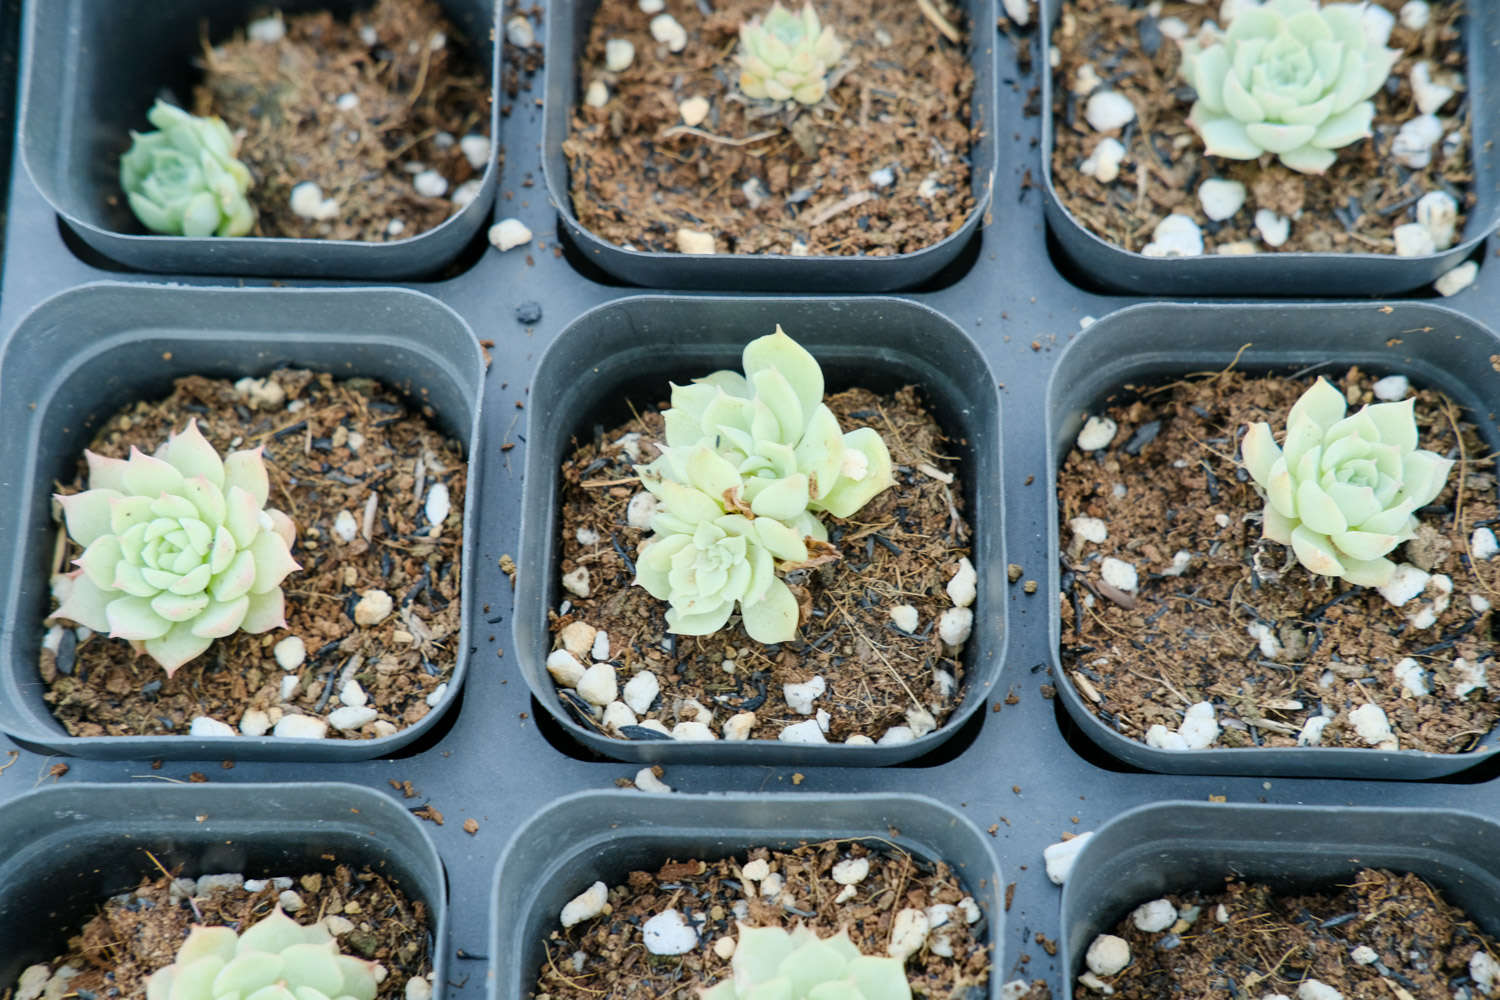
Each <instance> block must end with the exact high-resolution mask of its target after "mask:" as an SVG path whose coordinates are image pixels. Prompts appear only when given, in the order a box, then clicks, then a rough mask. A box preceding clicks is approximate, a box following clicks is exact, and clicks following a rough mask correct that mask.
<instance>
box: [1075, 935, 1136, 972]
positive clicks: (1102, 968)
mask: <svg viewBox="0 0 1500 1000" xmlns="http://www.w3.org/2000/svg"><path fill="white" fill-rule="evenodd" d="M1083 960H1084V962H1085V963H1087V964H1088V967H1089V971H1090V972H1092V973H1093V974H1094V975H1096V976H1113V975H1114V974H1115V973H1117V972H1120V971H1121V970H1123V969H1124V968H1125V966H1127V965H1129V964H1130V945H1128V944H1126V943H1125V939H1124V938H1122V937H1116V936H1115V935H1113V934H1100V935H1099V936H1098V937H1096V938H1094V941H1093V943H1092V944H1090V945H1089V950H1088V952H1087V953H1086V954H1085V955H1084V957H1083Z"/></svg>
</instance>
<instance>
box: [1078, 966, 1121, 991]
mask: <svg viewBox="0 0 1500 1000" xmlns="http://www.w3.org/2000/svg"><path fill="white" fill-rule="evenodd" d="M1078 982H1079V985H1081V986H1087V987H1088V988H1089V989H1091V990H1093V991H1094V992H1095V993H1103V994H1104V995H1105V996H1113V995H1114V992H1115V988H1114V987H1113V986H1111V985H1109V984H1108V983H1106V982H1105V981H1104V980H1102V979H1100V978H1099V977H1098V976H1096V975H1094V974H1093V973H1092V972H1085V973H1084V974H1083V975H1081V976H1079V977H1078Z"/></svg>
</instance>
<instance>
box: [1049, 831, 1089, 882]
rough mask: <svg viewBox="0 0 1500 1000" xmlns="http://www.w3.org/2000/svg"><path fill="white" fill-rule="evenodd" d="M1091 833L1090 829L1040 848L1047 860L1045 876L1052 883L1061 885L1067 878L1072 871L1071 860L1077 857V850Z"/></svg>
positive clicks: (1081, 848)
mask: <svg viewBox="0 0 1500 1000" xmlns="http://www.w3.org/2000/svg"><path fill="white" fill-rule="evenodd" d="M1093 835H1094V833H1093V831H1092V830H1090V831H1089V832H1087V833H1080V834H1079V835H1078V836H1076V837H1073V838H1072V839H1070V840H1064V841H1060V842H1058V843H1056V844H1049V845H1047V847H1045V848H1044V849H1043V850H1042V858H1043V860H1045V861H1046V862H1047V877H1048V878H1049V879H1051V880H1052V883H1053V884H1054V885H1062V884H1063V883H1064V882H1066V881H1067V880H1068V875H1069V873H1070V872H1072V871H1073V862H1074V861H1076V860H1077V859H1078V852H1079V851H1081V850H1083V845H1084V844H1086V843H1088V840H1089V838H1090V837H1092V836H1093Z"/></svg>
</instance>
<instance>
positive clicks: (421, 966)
mask: <svg viewBox="0 0 1500 1000" xmlns="http://www.w3.org/2000/svg"><path fill="white" fill-rule="evenodd" d="M191 882H192V880H191V879H188V880H187V883H188V884H189V885H190V884H191ZM282 884H283V885H284V884H285V883H282ZM292 891H294V892H295V893H296V894H297V895H298V896H300V897H301V899H302V908H301V909H299V910H297V911H296V912H294V913H288V914H287V915H288V916H290V917H292V918H293V919H294V920H296V921H297V922H298V923H299V924H314V923H318V922H319V921H322V920H325V919H327V918H329V917H341V918H342V919H343V920H344V921H347V922H348V923H349V924H350V925H352V926H351V927H350V928H349V929H347V930H344V931H343V933H338V931H339V930H340V929H342V927H343V925H342V924H341V923H340V922H339V921H337V920H336V921H334V923H335V926H334V927H331V928H330V930H333V931H335V938H336V939H337V941H338V945H339V950H340V951H341V952H343V953H344V954H347V955H353V956H355V957H358V958H363V959H366V960H367V961H372V962H379V963H380V964H381V965H383V966H384V967H385V970H386V973H387V975H386V977H385V979H384V980H383V981H382V982H381V984H380V992H379V994H378V1000H400V998H402V997H404V996H405V995H406V981H407V980H408V979H411V978H413V977H417V976H425V975H427V974H428V973H430V972H431V971H432V960H431V957H430V956H429V955H428V942H429V938H430V935H431V931H430V930H429V928H428V925H427V907H426V905H425V904H423V903H421V902H413V901H411V900H409V899H407V898H406V896H405V895H403V894H402V893H401V892H400V890H398V889H396V888H395V887H394V886H392V885H391V883H390V882H388V881H386V880H385V879H384V878H382V877H381V876H380V875H377V874H375V873H374V872H372V871H370V870H369V869H365V870H363V871H361V872H359V873H357V874H356V873H355V872H354V871H353V870H352V869H350V868H348V867H346V866H344V865H339V866H338V867H337V868H336V869H335V870H334V872H333V874H331V875H329V874H322V873H315V874H310V875H303V876H301V877H299V878H297V879H295V880H294V886H293V889H292ZM189 892H190V893H191V890H189ZM281 892H282V890H280V889H278V888H277V887H276V885H275V883H274V882H273V883H271V884H269V885H267V886H266V887H265V888H263V889H261V890H260V891H258V892H247V891H245V889H244V886H243V884H241V885H237V886H235V887H233V888H230V889H223V890H218V891H215V892H213V893H211V894H209V895H207V896H203V897H199V898H196V899H193V900H192V901H191V902H189V900H188V899H187V898H185V897H182V896H179V895H178V894H177V893H175V892H173V889H172V879H170V878H168V877H167V876H165V875H162V876H160V877H158V878H155V879H150V878H147V879H143V880H142V881H141V884H140V887H139V888H137V889H136V890H135V891H134V892H132V893H125V894H123V895H121V896H116V897H114V898H112V899H110V900H109V901H108V902H106V903H104V905H102V906H101V907H99V912H98V913H96V914H95V915H94V916H93V918H91V919H90V920H89V922H88V923H87V924H85V925H84V927H83V932H82V933H81V934H79V935H77V936H76V937H73V938H71V939H70V940H69V941H68V950H67V951H66V952H64V953H62V954H61V955H58V956H57V957H56V958H55V959H53V960H52V961H51V962H50V963H47V964H48V966H49V968H50V969H51V970H52V971H53V972H54V973H56V972H57V971H58V970H59V969H61V968H62V967H63V966H65V965H66V966H70V967H71V968H73V969H75V970H77V972H78V975H77V976H75V977H73V978H72V979H71V980H69V981H68V984H67V995H68V996H69V997H75V996H76V997H84V996H88V995H90V994H95V995H97V996H99V997H144V996H145V995H146V980H147V979H149V978H150V977H151V974H152V973H153V972H156V971H158V970H160V969H164V968H166V967H167V966H169V965H171V964H172V961H173V959H175V958H176V956H177V949H178V948H180V947H181V946H182V942H183V941H184V940H185V939H186V938H187V935H188V931H189V929H190V928H191V927H192V925H193V924H202V925H204V926H207V927H223V926H228V927H234V928H235V929H236V930H239V931H243V930H245V929H246V928H248V927H250V926H251V925H252V924H255V923H257V922H258V921H260V920H261V919H263V918H264V917H266V916H268V915H269V914H270V913H271V912H272V911H273V910H274V909H275V908H276V907H277V897H278V896H280V895H281ZM195 910H196V912H195ZM372 917H374V918H375V919H371V918H372ZM85 991H87V992H85ZM11 996H12V992H11V988H10V987H9V984H7V988H6V989H5V990H4V991H3V992H0V1000H10V998H11Z"/></svg>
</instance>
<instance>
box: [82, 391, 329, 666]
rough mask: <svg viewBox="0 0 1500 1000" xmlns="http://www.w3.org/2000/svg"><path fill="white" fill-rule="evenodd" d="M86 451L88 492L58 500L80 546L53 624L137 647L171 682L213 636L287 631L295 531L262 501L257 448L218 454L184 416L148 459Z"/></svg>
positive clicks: (264, 484)
mask: <svg viewBox="0 0 1500 1000" xmlns="http://www.w3.org/2000/svg"><path fill="white" fill-rule="evenodd" d="M84 455H85V457H86V458H87V459H88V465H89V488H88V489H87V490H86V491H85V492H83V493H75V494H73V495H71V496H59V497H57V500H58V502H59V503H60V504H61V505H62V509H63V515H64V518H65V520H66V523H67V530H68V535H69V536H70V537H71V538H72V539H73V540H74V541H75V542H77V543H78V544H79V545H81V546H83V549H84V551H83V555H82V556H81V557H79V558H78V559H77V560H76V561H75V563H74V565H76V566H78V569H77V570H75V571H74V572H73V573H70V574H68V575H67V576H66V577H63V578H61V579H60V581H59V587H58V596H59V597H60V598H61V600H62V606H61V607H59V608H58V609H57V611H56V612H55V615H56V616H57V617H59V618H67V619H69V620H71V621H75V622H77V623H78V624H80V625H86V626H88V627H89V628H91V629H93V630H94V631H96V632H108V633H109V635H110V636H112V637H117V638H122V639H129V640H131V641H132V642H133V643H136V644H142V645H144V648H145V652H146V653H147V654H148V655H150V656H151V657H152V659H154V660H156V662H158V663H160V664H161V665H162V667H163V668H164V669H165V670H166V672H167V676H168V677H170V676H171V675H172V674H173V672H174V671H176V670H177V669H178V668H179V667H181V666H182V665H183V664H184V663H187V662H188V661H189V660H191V659H193V658H194V657H196V656H198V655H199V654H201V653H202V652H203V651H204V650H206V649H208V647H209V645H210V644H211V643H212V642H213V640H214V639H218V638H222V637H223V636H227V635H230V634H232V633H234V632H235V631H237V630H243V631H245V632H251V633H258V632H266V631H269V630H270V629H273V628H279V627H283V626H285V625H286V621H285V618H284V617H283V615H284V603H283V596H282V593H281V587H280V584H281V581H282V580H283V579H284V578H285V577H286V575H287V574H288V573H290V572H291V571H292V570H296V569H300V568H301V567H300V566H298V565H297V563H296V562H295V561H294V560H293V559H292V555H291V546H292V543H293V542H294V541H295V539H296V531H297V529H296V526H295V525H293V524H292V520H291V518H289V517H287V516H286V515H285V514H283V513H282V512H281V511H279V510H275V509H273V508H270V507H267V506H266V500H267V498H268V496H269V494H270V482H269V480H268V478H267V476H266V467H265V463H264V462H263V461H262V460H261V449H260V448H253V449H250V450H247V451H236V452H233V453H231V454H230V455H228V456H226V457H225V458H223V459H221V458H220V457H219V454H218V452H216V451H215V450H214V448H213V446H212V445H211V444H209V443H208V441H207V440H205V439H204V437H203V435H202V433H201V432H199V430H198V425H197V422H196V421H193V420H189V421H188V425H187V428H186V429H185V430H184V431H182V433H180V434H173V435H171V436H170V437H169V438H168V440H167V442H166V443H165V444H163V445H162V446H161V447H160V448H158V449H157V451H156V454H155V455H154V456H153V455H146V454H143V453H142V452H140V451H138V450H137V449H135V448H132V449H131V450H130V458H128V459H119V458H105V457H103V456H100V455H96V454H94V453H93V452H89V451H86V452H84ZM138 648H139V645H138Z"/></svg>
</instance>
